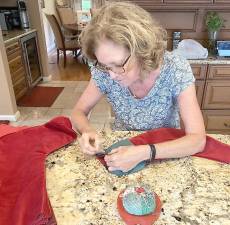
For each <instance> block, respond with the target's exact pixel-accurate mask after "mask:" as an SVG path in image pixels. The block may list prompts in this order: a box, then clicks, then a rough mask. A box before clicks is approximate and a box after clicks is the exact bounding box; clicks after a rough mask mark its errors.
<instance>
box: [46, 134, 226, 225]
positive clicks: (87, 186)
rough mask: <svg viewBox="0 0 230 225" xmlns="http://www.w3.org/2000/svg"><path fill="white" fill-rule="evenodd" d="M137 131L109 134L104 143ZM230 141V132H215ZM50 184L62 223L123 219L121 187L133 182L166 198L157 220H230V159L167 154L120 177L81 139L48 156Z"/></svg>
mask: <svg viewBox="0 0 230 225" xmlns="http://www.w3.org/2000/svg"><path fill="white" fill-rule="evenodd" d="M135 134H137V133H135V132H115V133H113V134H107V136H106V142H105V146H104V147H107V146H109V145H110V144H112V143H113V142H115V141H117V140H120V139H122V138H125V137H129V136H134V135H135ZM211 136H213V137H215V138H217V139H219V140H221V141H222V142H225V143H228V144H230V136H227V135H211ZM46 168H47V169H46V173H47V190H48V193H49V197H50V200H51V204H52V206H53V209H54V213H55V215H56V218H57V221H58V224H59V225H123V224H124V222H123V221H122V220H121V219H120V216H119V214H118V212H117V209H116V200H117V196H118V194H119V192H120V191H121V190H122V189H124V188H125V187H126V185H130V184H137V183H138V184H147V185H149V186H150V187H151V189H152V190H153V191H155V192H156V193H157V194H158V195H159V196H160V198H161V201H162V203H163V209H162V213H161V216H160V218H159V220H158V221H157V222H156V223H155V224H156V225H174V224H180V225H197V224H201V225H209V224H210V225H211V224H212V225H229V224H230V165H227V164H222V163H217V162H214V161H211V160H207V159H201V158H196V157H186V158H183V159H174V160H162V161H159V162H156V163H154V164H152V165H149V166H148V167H147V168H145V169H144V170H142V171H140V172H138V173H136V174H132V175H129V176H127V177H121V178H118V177H116V176H114V175H111V174H109V173H108V172H107V171H106V169H105V168H104V167H103V166H102V165H101V164H100V163H99V161H97V160H96V159H95V158H94V157H92V158H87V157H86V156H84V155H83V154H82V153H81V152H80V151H79V146H78V143H77V142H75V143H73V144H72V145H70V146H68V147H66V148H62V149H60V150H59V151H56V152H54V153H53V154H51V155H50V156H49V157H48V158H47V163H46Z"/></svg>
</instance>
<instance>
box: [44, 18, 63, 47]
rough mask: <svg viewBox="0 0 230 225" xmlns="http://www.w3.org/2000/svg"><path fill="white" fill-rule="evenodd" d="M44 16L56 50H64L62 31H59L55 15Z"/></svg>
mask: <svg viewBox="0 0 230 225" xmlns="http://www.w3.org/2000/svg"><path fill="white" fill-rule="evenodd" d="M45 15H46V18H47V20H48V21H49V23H50V26H51V28H52V30H53V33H54V37H55V41H56V45H57V48H59V49H64V48H65V41H64V37H63V34H62V31H61V27H60V25H59V23H58V21H57V19H56V17H55V15H49V14H45Z"/></svg>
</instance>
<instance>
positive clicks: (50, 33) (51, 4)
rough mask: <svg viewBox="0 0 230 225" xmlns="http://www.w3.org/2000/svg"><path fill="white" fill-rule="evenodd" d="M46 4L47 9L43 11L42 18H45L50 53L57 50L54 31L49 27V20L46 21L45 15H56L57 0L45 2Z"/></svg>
mask: <svg viewBox="0 0 230 225" xmlns="http://www.w3.org/2000/svg"><path fill="white" fill-rule="evenodd" d="M44 2H45V8H43V9H42V12H43V13H42V18H43V24H44V30H45V38H46V46H47V52H50V51H52V50H53V49H54V48H55V42H54V35H53V31H52V29H51V27H50V25H49V22H48V20H47V19H46V16H45V13H47V14H55V15H56V9H55V0H45V1H44Z"/></svg>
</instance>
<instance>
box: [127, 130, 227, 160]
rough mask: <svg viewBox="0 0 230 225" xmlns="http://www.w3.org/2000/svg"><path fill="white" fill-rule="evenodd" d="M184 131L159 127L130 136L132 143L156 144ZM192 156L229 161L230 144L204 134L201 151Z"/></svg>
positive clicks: (173, 137) (180, 134) (178, 135)
mask: <svg viewBox="0 0 230 225" xmlns="http://www.w3.org/2000/svg"><path fill="white" fill-rule="evenodd" d="M184 135H185V133H184V131H182V130H180V129H175V128H159V129H155V130H150V131H146V132H145V133H143V134H140V135H138V136H136V137H133V138H130V141H131V142H132V143H133V144H134V145H142V144H156V143H160V142H164V141H170V140H174V139H177V138H180V137H182V136H184ZM193 156H197V157H202V158H207V159H212V160H216V161H219V162H223V163H230V145H227V144H224V143H222V142H220V141H218V140H216V139H214V138H212V137H209V136H206V145H205V148H204V150H203V151H202V152H200V153H197V154H195V155H193Z"/></svg>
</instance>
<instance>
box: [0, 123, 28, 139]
mask: <svg viewBox="0 0 230 225" xmlns="http://www.w3.org/2000/svg"><path fill="white" fill-rule="evenodd" d="M25 128H27V126H23V127H13V126H10V125H7V124H0V137H2V136H5V135H7V134H12V133H15V132H17V131H20V130H23V129H25Z"/></svg>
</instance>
